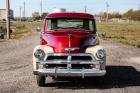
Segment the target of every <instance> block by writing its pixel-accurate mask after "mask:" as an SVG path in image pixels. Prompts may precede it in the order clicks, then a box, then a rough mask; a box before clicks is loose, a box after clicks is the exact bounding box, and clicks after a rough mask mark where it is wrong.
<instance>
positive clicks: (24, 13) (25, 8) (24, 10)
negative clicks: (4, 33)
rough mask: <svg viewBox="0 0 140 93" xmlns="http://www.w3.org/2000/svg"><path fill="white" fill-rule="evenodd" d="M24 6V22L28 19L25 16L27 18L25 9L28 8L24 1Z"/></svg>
mask: <svg viewBox="0 0 140 93" xmlns="http://www.w3.org/2000/svg"><path fill="white" fill-rule="evenodd" d="M23 5H24V12H23V17H24V21H25V19H26V18H25V16H26V10H25V9H26V8H25V7H26V3H25V1H24V3H23Z"/></svg>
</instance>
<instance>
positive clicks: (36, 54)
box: [34, 49, 46, 60]
mask: <svg viewBox="0 0 140 93" xmlns="http://www.w3.org/2000/svg"><path fill="white" fill-rule="evenodd" d="M37 52H38V53H39V52H41V53H42V56H41V57H39V54H38V53H37ZM34 56H35V58H37V59H39V60H43V59H44V58H45V56H46V54H45V52H44V50H42V49H37V50H36V51H35V52H34Z"/></svg>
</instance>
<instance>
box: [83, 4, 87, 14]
mask: <svg viewBox="0 0 140 93" xmlns="http://www.w3.org/2000/svg"><path fill="white" fill-rule="evenodd" d="M84 9H85V13H87V5H85V6H84Z"/></svg>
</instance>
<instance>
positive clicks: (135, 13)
mask: <svg viewBox="0 0 140 93" xmlns="http://www.w3.org/2000/svg"><path fill="white" fill-rule="evenodd" d="M107 15H108V19H112V18H119V19H129V20H135V21H140V10H133V9H130V10H128V11H127V12H126V13H124V14H120V13H119V12H113V13H108V14H107V13H106V12H102V13H100V14H99V15H97V16H100V17H101V18H102V19H106V17H107Z"/></svg>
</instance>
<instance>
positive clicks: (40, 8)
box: [40, 0, 42, 16]
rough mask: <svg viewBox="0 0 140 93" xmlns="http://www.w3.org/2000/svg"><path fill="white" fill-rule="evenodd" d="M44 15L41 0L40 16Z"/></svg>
mask: <svg viewBox="0 0 140 93" xmlns="http://www.w3.org/2000/svg"><path fill="white" fill-rule="evenodd" d="M41 15H42V0H41V2H40V16H41Z"/></svg>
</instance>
